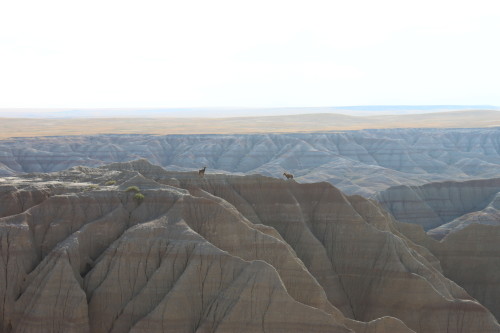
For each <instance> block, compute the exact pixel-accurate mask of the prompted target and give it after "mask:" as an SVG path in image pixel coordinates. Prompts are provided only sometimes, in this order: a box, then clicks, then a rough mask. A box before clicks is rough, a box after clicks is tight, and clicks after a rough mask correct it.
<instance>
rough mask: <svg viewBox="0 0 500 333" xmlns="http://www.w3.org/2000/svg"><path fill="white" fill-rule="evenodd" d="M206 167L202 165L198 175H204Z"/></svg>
mask: <svg viewBox="0 0 500 333" xmlns="http://www.w3.org/2000/svg"><path fill="white" fill-rule="evenodd" d="M206 168H207V167H203V169H200V170H198V176H200V177H203V176H205V169H206Z"/></svg>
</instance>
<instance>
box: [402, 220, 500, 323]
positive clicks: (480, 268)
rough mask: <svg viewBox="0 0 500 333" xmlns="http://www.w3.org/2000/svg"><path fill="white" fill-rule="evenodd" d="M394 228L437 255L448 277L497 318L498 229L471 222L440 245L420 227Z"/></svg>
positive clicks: (499, 303)
mask: <svg viewBox="0 0 500 333" xmlns="http://www.w3.org/2000/svg"><path fill="white" fill-rule="evenodd" d="M396 226H397V229H398V230H399V231H401V232H402V233H403V234H404V235H405V236H407V237H408V238H410V239H411V240H412V241H413V242H415V243H416V244H419V245H421V246H423V247H425V248H427V249H428V250H430V251H431V252H432V254H433V255H434V256H436V257H437V258H438V259H439V261H440V263H441V267H442V269H443V273H444V275H445V276H447V277H448V278H450V279H452V280H453V281H455V282H456V283H457V284H459V285H460V286H461V287H463V288H464V289H465V290H466V291H467V292H468V293H469V294H470V295H472V296H473V297H474V298H476V299H477V300H479V301H480V302H481V304H483V305H485V306H486V307H488V309H489V310H490V311H491V312H492V313H493V314H494V315H495V316H496V318H500V286H499V284H498V281H500V271H499V270H498V267H500V258H499V256H498V253H499V252H500V243H499V242H498V240H499V239H500V228H498V226H492V225H484V224H477V223H472V224H468V225H467V226H465V227H464V228H461V229H459V230H456V231H454V232H452V233H450V234H448V235H447V236H446V237H445V238H444V239H442V240H441V241H440V242H438V241H436V240H434V239H432V238H430V237H429V236H428V235H426V234H425V233H424V231H423V229H422V228H421V227H420V226H417V225H414V224H406V223H396Z"/></svg>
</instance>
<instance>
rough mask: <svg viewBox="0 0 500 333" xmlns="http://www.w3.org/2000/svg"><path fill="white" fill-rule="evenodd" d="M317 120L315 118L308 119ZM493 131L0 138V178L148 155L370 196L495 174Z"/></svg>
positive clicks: (499, 173) (166, 162)
mask: <svg viewBox="0 0 500 333" xmlns="http://www.w3.org/2000/svg"><path fill="white" fill-rule="evenodd" d="M314 121H315V122H317V119H315V120H314ZM499 152H500V132H499V131H498V130H496V129H393V130H364V131H345V132H327V133H304V134H254V135H250V134H248V135H164V136H152V135H96V136H67V137H64V136H63V137H45V138H40V137H38V138H24V139H23V138H18V139H10V140H2V141H0V175H4V176H8V175H14V174H19V173H23V172H53V171H60V170H64V169H67V168H69V167H72V166H75V165H87V166H94V167H95V166H100V165H103V164H106V163H111V162H124V161H130V160H134V159H137V158H147V159H148V160H149V161H151V162H152V163H154V164H158V165H161V166H164V167H167V168H168V169H170V170H181V171H186V170H187V171H191V170H197V169H199V168H200V167H203V166H207V167H208V169H209V170H211V171H214V170H218V172H226V173H241V174H255V173H259V174H263V175H267V176H272V177H281V175H282V173H283V171H287V172H291V173H293V174H294V175H295V177H296V179H297V180H298V181H301V182H320V181H327V182H329V183H331V184H333V185H335V186H336V187H338V188H339V189H340V190H342V191H343V192H344V193H348V194H361V195H364V196H367V197H368V196H371V195H373V194H375V193H376V192H378V191H382V190H385V189H387V188H388V187H390V186H396V185H420V184H424V183H427V182H430V181H444V180H452V179H453V180H467V179H476V178H493V177H500V155H499Z"/></svg>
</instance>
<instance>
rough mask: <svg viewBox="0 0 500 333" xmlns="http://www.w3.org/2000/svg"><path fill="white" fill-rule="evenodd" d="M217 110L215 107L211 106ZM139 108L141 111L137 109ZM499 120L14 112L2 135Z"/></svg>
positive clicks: (454, 114) (483, 115)
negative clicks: (40, 115)
mask: <svg viewBox="0 0 500 333" xmlns="http://www.w3.org/2000/svg"><path fill="white" fill-rule="evenodd" d="M214 112H215V111H214ZM138 113H140V112H138ZM495 126H500V111H494V110H467V111H447V112H436V113H421V114H403V115H375V116H351V115H346V114H336V113H317V114H298V115H282V116H255V117H224V118H214V117H213V116H212V117H206V118H203V117H185V118H175V117H140V114H137V115H136V116H134V117H117V118H12V117H0V139H6V138H10V137H35V136H60V135H94V134H159V135H164V134H249V133H300V132H317V131H345V130H361V129H382V128H482V127H495Z"/></svg>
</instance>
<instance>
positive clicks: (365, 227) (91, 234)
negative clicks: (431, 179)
mask: <svg viewBox="0 0 500 333" xmlns="http://www.w3.org/2000/svg"><path fill="white" fill-rule="evenodd" d="M137 192H140V193H141V194H142V195H143V198H142V199H138V197H137V196H136V194H137ZM0 197H1V200H0V203H1V204H0V216H1V218H0V244H1V253H2V257H1V259H0V273H1V274H0V276H2V283H1V284H0V296H1V297H0V299H2V302H0V307H1V308H0V310H1V311H0V314H1V317H0V323H1V327H2V330H3V331H5V332H11V331H12V332H21V331H23V332H29V331H36V330H39V329H42V330H47V331H52V332H68V331H72V332H89V331H91V332H123V331H131V332H139V331H148V332H183V331H186V332H188V331H189V332H192V331H196V332H233V331H234V330H236V329H237V330H238V331H244V332H261V331H269V332H284V331H287V332H302V331H304V330H307V331H309V332H364V333H369V332H374V333H375V332H450V331H452V332H463V333H465V332H500V326H499V325H498V322H497V320H496V319H495V317H494V315H493V314H492V313H491V312H490V310H489V309H488V308H487V307H485V306H484V305H483V304H481V303H480V302H478V301H477V300H476V299H475V298H473V297H472V296H470V294H469V293H468V292H467V291H466V290H464V289H463V288H462V287H461V286H460V285H459V284H456V283H455V282H454V281H452V280H450V279H449V278H447V277H446V274H445V275H443V272H445V271H446V268H445V267H442V263H440V261H439V259H438V257H436V256H435V255H434V254H433V252H432V250H429V249H428V248H426V247H425V246H424V245H425V241H428V239H427V238H426V237H428V236H426V235H425V234H419V232H418V230H414V229H412V228H413V227H419V226H417V225H411V224H405V223H400V222H397V221H396V220H394V219H393V217H392V216H391V215H390V214H388V213H387V212H386V211H385V210H384V209H382V207H381V206H380V205H379V204H378V203H376V202H375V201H373V200H369V199H365V198H363V197H361V196H358V195H353V196H348V195H345V194H343V193H342V192H340V191H339V190H338V189H336V188H335V187H333V186H332V185H331V184H329V183H326V182H320V183H308V184H300V183H298V182H296V181H294V180H279V179H275V178H270V177H265V176H261V175H251V176H238V175H227V174H206V175H205V177H200V176H199V175H198V173H197V172H179V171H167V170H165V169H163V168H162V167H160V166H157V165H153V164H151V163H150V162H148V161H147V160H145V159H142V160H135V161H131V162H121V163H113V164H109V165H105V166H101V167H98V168H91V167H84V166H78V167H73V168H70V169H68V170H65V171H60V172H55V173H34V174H26V175H19V176H11V177H3V178H1V182H0ZM464 230H465V229H464ZM457 234H458V232H457ZM419 237H420V238H422V239H424V240H422V239H419Z"/></svg>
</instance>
